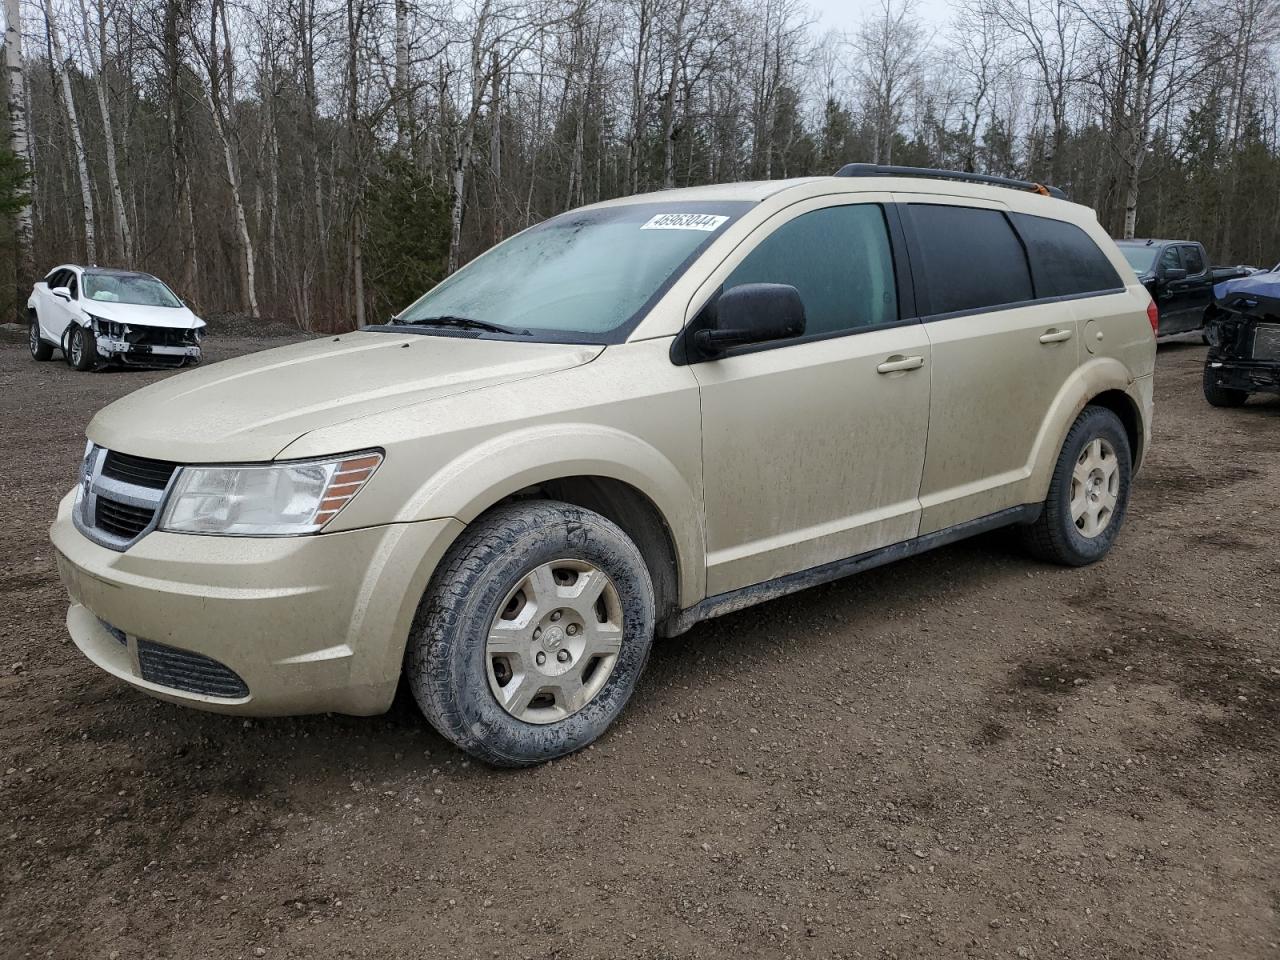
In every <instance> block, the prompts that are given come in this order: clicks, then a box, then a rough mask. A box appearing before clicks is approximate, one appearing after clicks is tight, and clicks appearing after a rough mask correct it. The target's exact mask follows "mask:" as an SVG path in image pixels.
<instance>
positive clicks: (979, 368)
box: [900, 195, 1079, 534]
mask: <svg viewBox="0 0 1280 960" xmlns="http://www.w3.org/2000/svg"><path fill="white" fill-rule="evenodd" d="M900 199H901V200H902V201H904V202H905V207H904V210H905V213H904V217H903V219H904V221H905V222H906V223H909V225H910V234H909V239H908V243H909V248H910V251H911V271H912V276H913V277H914V278H915V286H916V296H917V306H918V307H919V309H920V312H921V314H922V315H923V320H924V329H925V331H926V332H927V334H928V336H929V342H930V345H931V347H932V354H933V367H932V379H931V384H930V398H929V442H928V447H927V449H926V452H925V462H924V472H923V477H922V480H921V484H920V504H921V509H922V513H921V519H920V532H921V534H927V533H932V532H934V531H937V530H942V529H945V528H947V527H951V526H954V525H956V524H959V523H964V522H966V521H969V520H974V519H978V518H980V517H985V516H988V515H990V514H994V513H998V512H999V511H1001V510H1005V509H1008V508H1011V507H1016V506H1019V505H1022V504H1024V503H1027V502H1030V494H1029V486H1028V484H1029V478H1030V475H1031V454H1032V450H1033V448H1034V446H1035V442H1036V439H1037V435H1038V433H1039V431H1040V429H1041V425H1042V423H1043V422H1044V419H1045V416H1046V414H1047V412H1048V410H1049V407H1050V404H1051V403H1052V402H1053V400H1054V398H1055V396H1056V395H1057V393H1058V391H1059V390H1060V389H1061V387H1062V385H1063V383H1064V381H1065V380H1066V378H1067V377H1068V376H1069V375H1070V374H1071V372H1072V371H1073V370H1075V368H1076V365H1077V363H1078V345H1079V337H1078V336H1077V333H1078V331H1077V322H1076V316H1075V313H1074V311H1073V310H1072V309H1071V305H1070V303H1068V302H1064V301H1061V300H1048V301H1046V300H1038V299H1037V296H1036V292H1035V289H1034V286H1033V283H1032V276H1031V269H1030V265H1029V263H1028V259H1027V255H1026V251H1025V248H1024V245H1023V242H1022V240H1021V239H1020V237H1019V236H1018V234H1017V233H1016V232H1015V230H1014V227H1013V223H1012V221H1011V219H1010V215H1009V213H1008V211H1007V209H1006V208H1005V206H1004V205H1003V204H1000V203H996V202H994V201H982V200H976V199H970V198H967V197H966V198H958V197H957V198H948V197H933V196H930V197H927V198H925V197H921V196H915V195H902V196H901V197H900Z"/></svg>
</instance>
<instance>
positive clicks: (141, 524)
mask: <svg viewBox="0 0 1280 960" xmlns="http://www.w3.org/2000/svg"><path fill="white" fill-rule="evenodd" d="M154 516H155V511H154V510H148V509H147V508H145V507H134V506H130V505H129V504H127V503H120V502H119V501H117V500H112V499H110V498H108V497H107V496H105V495H103V494H99V495H98V503H97V508H96V510H95V511H94V521H93V525H94V526H95V527H97V528H98V529H99V530H105V531H106V532H107V533H109V534H111V535H112V536H113V537H119V538H120V539H122V540H132V539H133V538H134V537H136V536H137V535H138V534H140V533H142V531H143V530H145V529H147V527H149V526H151V520H152V518H153V517H154Z"/></svg>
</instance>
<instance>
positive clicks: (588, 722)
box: [405, 500, 654, 767]
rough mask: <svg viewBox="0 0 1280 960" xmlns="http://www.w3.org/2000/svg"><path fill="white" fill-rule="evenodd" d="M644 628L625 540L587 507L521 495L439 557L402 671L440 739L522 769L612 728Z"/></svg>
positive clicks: (638, 584)
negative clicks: (588, 594)
mask: <svg viewBox="0 0 1280 960" xmlns="http://www.w3.org/2000/svg"><path fill="white" fill-rule="evenodd" d="M597 574H599V575H601V576H596V575H597ZM579 582H581V583H582V587H578V584H579ZM575 588H576V589H577V590H578V591H579V592H583V591H586V590H588V589H590V590H591V591H592V595H594V593H595V591H596V590H599V598H600V599H599V601H598V602H596V603H594V604H592V603H590V602H589V601H588V600H585V599H577V598H575V597H572V596H571V594H572V593H573V591H574V590H575ZM548 598H550V601H549V602H548ZM531 600H532V602H531ZM574 604H578V605H579V607H580V608H581V609H579V607H575V606H574ZM584 610H585V611H587V612H585V613H584V612H583V611H584ZM592 617H594V618H595V619H594V620H592V619H591V618H592ZM575 628H576V629H575ZM653 630H654V594H653V584H652V581H651V580H650V576H649V570H648V567H647V566H646V565H645V562H644V558H643V557H642V556H641V554H640V551H639V550H638V549H637V548H636V546H635V544H634V543H632V542H631V540H629V539H628V538H627V536H626V534H624V533H623V532H622V531H621V530H620V529H619V528H618V527H617V526H616V525H615V524H613V523H612V522H611V521H609V520H607V519H606V518H604V517H602V516H600V515H599V514H597V513H593V512H591V511H590V510H584V509H582V508H581V507H575V506H572V505H570V504H567V503H561V502H558V501H553V500H528V501H523V502H519V503H513V504H510V505H507V506H503V507H499V508H497V509H495V510H494V511H492V512H491V513H489V514H488V515H486V516H484V517H482V518H481V519H479V520H477V521H476V522H475V523H473V524H472V525H471V526H469V527H468V528H467V529H466V530H465V531H464V532H463V534H462V535H461V536H460V537H459V538H458V541H457V542H456V543H455V544H454V545H453V546H452V547H451V548H450V550H449V552H448V553H447V554H446V555H445V557H444V559H443V560H442V561H441V562H440V566H439V567H438V568H437V570H436V573H435V575H434V576H433V577H432V580H431V583H430V585H429V586H428V587H427V591H426V593H425V595H424V596H423V599H422V602H421V603H420V604H419V606H418V612H417V615H416V616H415V618H414V623H413V627H412V630H411V633H410V636H409V644H408V649H407V651H406V655H405V672H406V675H407V678H408V682H409V688H410V689H411V690H412V691H413V696H414V699H415V700H416V701H417V702H418V706H419V708H420V709H421V710H422V712H423V714H424V715H425V716H426V718H427V720H428V721H430V723H431V725H432V726H433V727H435V728H436V730H438V731H439V732H440V733H441V734H442V735H443V736H444V737H446V738H448V739H449V740H450V741H452V742H453V743H454V744H456V745H457V746H459V747H461V748H462V749H463V750H465V751H466V752H467V753H469V754H471V755H472V756H474V757H476V758H478V759H480V760H483V761H484V762H485V763H488V764H491V765H493V766H497V767H525V766H531V765H533V764H537V763H543V762H545V761H547V760H552V759H554V758H556V757H562V756H564V755H565V754H569V753H572V752H574V751H575V750H580V749H581V748H583V747H585V746H586V745H587V744H589V743H591V742H592V741H593V740H595V739H596V738H597V737H599V736H600V735H601V734H602V733H604V731H605V729H606V728H608V726H609V725H610V724H611V723H613V721H614V720H615V719H616V718H617V716H618V715H619V714H620V713H621V712H622V709H623V707H625V706H626V703H627V701H628V700H629V699H630V697H631V694H632V692H633V691H634V690H635V687H636V682H637V681H638V680H639V678H640V674H641V673H642V672H643V670H644V666H645V663H646V662H647V661H648V659H649V649H650V647H651V646H652V643H653ZM562 663H563V664H564V666H561V664H562ZM601 671H605V672H604V673H601ZM534 694H536V695H534ZM531 695H532V699H530V696H531ZM500 698H502V699H501V700H500ZM504 703H505V705H504Z"/></svg>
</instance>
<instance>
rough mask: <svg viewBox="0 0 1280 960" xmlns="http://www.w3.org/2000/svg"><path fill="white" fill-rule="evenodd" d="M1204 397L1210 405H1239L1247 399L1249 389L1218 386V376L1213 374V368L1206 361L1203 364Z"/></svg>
mask: <svg viewBox="0 0 1280 960" xmlns="http://www.w3.org/2000/svg"><path fill="white" fill-rule="evenodd" d="M1204 398H1205V400H1207V401H1208V402H1209V406H1211V407H1239V406H1243V405H1244V402H1245V401H1246V400H1248V399H1249V391H1247V390H1235V389H1233V388H1231V387H1223V386H1220V385H1219V384H1218V378H1217V377H1216V376H1214V373H1213V368H1212V367H1210V366H1209V364H1208V363H1206V364H1205V365H1204Z"/></svg>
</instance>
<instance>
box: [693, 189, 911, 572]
mask: <svg viewBox="0 0 1280 960" xmlns="http://www.w3.org/2000/svg"><path fill="white" fill-rule="evenodd" d="M843 199H846V200H847V198H843ZM868 199H870V200H875V199H876V198H875V197H869V198H868ZM882 199H884V200H887V199H888V198H887V197H885V198H882ZM757 236H760V237H762V239H760V240H759V241H758V242H755V243H753V241H755V240H756V238H755V237H753V238H751V240H749V241H748V242H747V243H746V244H743V247H741V248H739V250H738V251H736V252H735V254H734V255H733V256H732V257H730V259H729V260H727V261H726V263H725V264H723V265H722V266H721V268H720V269H719V270H718V271H717V272H716V273H715V274H713V276H712V277H711V278H710V280H709V281H708V286H704V288H703V290H704V291H706V290H707V289H708V287H710V289H711V290H714V289H716V288H717V287H719V285H720V284H721V283H722V284H723V287H724V289H728V288H730V287H733V286H736V285H738V284H742V283H786V284H791V285H792V286H794V287H796V289H797V290H798V291H799V292H800V296H801V299H802V300H803V301H804V305H805V315H806V332H805V335H804V336H803V337H800V338H797V339H795V340H789V341H781V342H777V343H770V344H762V345H756V346H754V347H747V348H742V349H739V350H737V351H731V352H730V353H729V354H728V355H726V356H723V357H721V358H720V359H717V360H711V361H706V362H702V363H697V364H695V365H694V366H693V367H692V370H693V372H694V374H695V376H696V377H697V379H698V385H699V393H700V398H701V404H702V438H703V439H702V448H703V474H704V480H705V483H704V487H705V491H706V492H705V504H704V506H705V513H706V537H707V567H708V569H707V593H708V595H709V596H714V595H716V594H720V593H724V592H726V591H729V590H733V589H735V588H738V587H743V586H747V585H750V584H754V583H760V582H763V581H766V580H770V579H773V578H776V577H780V576H783V575H785V574H789V573H795V572H798V571H801V570H806V569H809V568H811V567H815V566H819V565H821V564H824V563H828V562H831V561H833V560H840V559H843V558H846V557H851V556H855V555H857V554H860V553H863V552H866V551H868V550H872V549H875V548H877V547H882V546H886V545H888V544H892V543H896V542H899V541H902V540H908V539H910V538H911V537H913V536H915V534H916V530H917V526H918V522H919V516H920V504H919V500H918V497H917V495H918V493H919V487H920V470H921V467H922V465H923V462H924V448H925V436H926V434H927V432H928V419H929V343H928V340H927V338H926V336H925V334H924V332H923V330H922V329H921V326H920V324H918V323H916V322H915V321H914V320H912V319H908V320H905V321H904V320H903V319H902V318H901V317H900V315H899V307H898V292H897V286H896V283H895V272H894V258H893V253H892V249H891V245H890V242H889V234H888V230H887V226H886V219H885V212H884V208H883V205H882V203H880V202H858V203H847V202H845V203H841V204H839V205H832V202H831V199H830V198H817V199H816V200H810V201H806V202H804V203H801V204H797V205H796V206H794V207H792V208H789V209H788V210H787V211H784V212H782V213H780V214H778V216H777V217H775V218H774V219H773V220H771V221H769V222H768V223H766V224H765V225H763V226H762V227H761V228H760V231H759V232H758V233H757ZM748 250H749V252H748Z"/></svg>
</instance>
